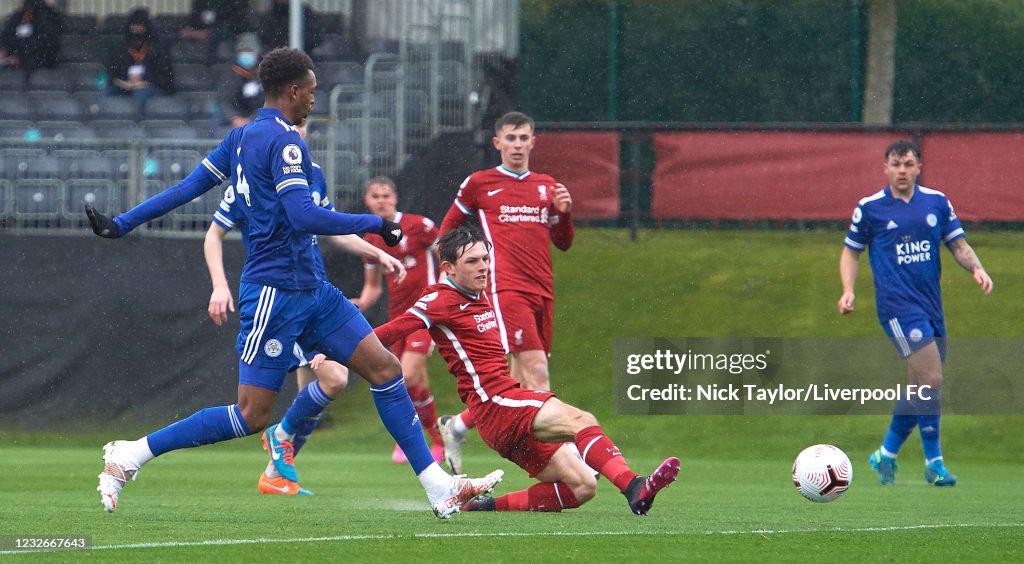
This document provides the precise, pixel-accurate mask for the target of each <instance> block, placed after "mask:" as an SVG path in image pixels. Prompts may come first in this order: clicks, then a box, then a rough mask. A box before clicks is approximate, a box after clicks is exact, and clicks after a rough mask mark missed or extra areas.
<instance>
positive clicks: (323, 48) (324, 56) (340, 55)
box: [309, 33, 356, 67]
mask: <svg viewBox="0 0 1024 564" xmlns="http://www.w3.org/2000/svg"><path fill="white" fill-rule="evenodd" d="M355 53H356V48H355V43H354V42H353V41H352V40H350V39H347V38H345V36H343V35H338V34H336V33H325V34H324V35H323V36H322V37H321V38H320V44H319V45H317V46H316V47H315V48H314V49H313V50H312V52H310V54H309V56H310V57H312V58H313V60H314V61H317V63H318V64H317V67H319V66H320V64H322V63H325V62H335V61H343V60H345V59H351V58H353V57H354V56H355Z"/></svg>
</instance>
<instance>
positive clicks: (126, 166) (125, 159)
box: [100, 149, 141, 205]
mask: <svg viewBox="0 0 1024 564" xmlns="http://www.w3.org/2000/svg"><path fill="white" fill-rule="evenodd" d="M100 155H101V156H102V157H103V158H104V159H106V160H108V161H109V162H110V163H111V164H112V165H113V167H114V176H113V178H116V179H117V180H118V181H119V182H127V181H128V179H129V178H131V174H132V151H131V150H129V149H108V150H106V151H103V152H101V153H100ZM140 166H141V165H140ZM125 204H126V205H127V204H128V202H127V201H126V202H125Z"/></svg>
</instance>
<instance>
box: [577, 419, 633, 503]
mask: <svg viewBox="0 0 1024 564" xmlns="http://www.w3.org/2000/svg"><path fill="white" fill-rule="evenodd" d="M575 441H576V448H578V449H579V450H580V454H581V455H582V456H583V461H584V462H586V463H587V466H590V467H591V468H593V469H594V470H597V471H598V472H599V473H600V474H601V475H602V476H604V477H605V478H608V480H610V481H611V483H613V484H615V487H617V488H619V491H626V486H628V485H629V482H630V480H632V479H633V478H635V477H636V472H633V471H632V470H630V468H629V465H627V464H626V459H625V458H623V456H622V453H621V452H619V447H617V446H615V443H613V442H612V440H611V439H609V438H608V437H606V436H605V434H604V431H602V430H601V427H600V426H598V425H594V426H593V427H587V428H585V429H582V430H581V431H580V432H579V433H576V437H575Z"/></svg>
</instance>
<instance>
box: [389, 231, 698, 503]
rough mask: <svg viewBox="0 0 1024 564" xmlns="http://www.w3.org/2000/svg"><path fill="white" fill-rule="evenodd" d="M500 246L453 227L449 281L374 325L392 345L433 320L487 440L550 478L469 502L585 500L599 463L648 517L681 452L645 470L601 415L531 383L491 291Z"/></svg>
mask: <svg viewBox="0 0 1024 564" xmlns="http://www.w3.org/2000/svg"><path fill="white" fill-rule="evenodd" d="M490 248H491V247H490V243H489V242H488V241H487V240H486V239H485V238H484V235H483V233H480V232H479V231H475V230H470V229H468V228H466V227H459V228H457V229H454V230H452V231H449V232H447V233H445V234H444V235H443V236H442V237H441V240H440V243H439V249H440V258H441V269H442V271H443V272H444V274H445V275H446V279H445V280H444V281H443V282H441V283H439V284H433V285H431V286H428V287H427V288H426V290H424V294H423V296H422V297H420V299H419V300H418V301H417V302H416V303H415V304H414V305H413V306H412V307H411V308H409V310H408V311H406V312H405V313H403V314H402V315H400V316H399V317H397V318H396V319H394V320H393V321H391V322H389V323H387V324H385V325H382V326H380V327H378V328H377V329H376V330H375V331H374V332H375V333H376V334H377V336H378V337H380V339H381V341H382V342H383V343H385V344H390V343H394V342H396V341H399V340H400V339H402V338H404V337H405V336H406V335H409V334H410V333H412V332H414V331H417V330H420V329H422V328H423V327H424V326H426V327H427V328H428V329H429V330H430V334H431V336H432V337H433V339H434V342H435V343H437V347H438V350H440V351H441V356H443V357H444V359H445V361H447V363H448V370H449V371H450V372H451V373H452V374H454V375H455V377H456V378H457V380H458V392H459V397H461V398H462V401H463V403H465V404H466V406H467V407H468V408H469V410H470V412H471V413H472V416H473V419H474V420H475V421H476V422H477V427H478V429H479V431H480V436H481V437H482V438H483V440H484V442H485V443H487V445H488V446H490V447H491V448H492V449H494V450H495V451H497V452H498V454H500V455H502V456H504V457H505V458H507V459H509V460H511V461H512V462H515V463H516V464H518V465H519V467H520V468H522V469H523V470H526V471H527V472H528V473H529V474H530V476H531V477H534V478H537V479H538V480H540V482H541V483H539V484H535V485H533V486H530V487H529V488H527V489H525V490H522V491H518V492H513V493H510V494H506V495H503V496H501V497H499V498H497V499H494V498H490V497H482V498H480V500H478V501H474V502H472V503H469V504H467V505H466V506H464V507H463V510H464V511H561V510H562V509H571V508H574V507H579V506H580V505H582V504H583V503H585V502H587V501H588V500H589V499H590V498H592V497H594V493H595V491H596V489H597V481H596V479H595V478H594V475H593V472H592V471H591V470H590V468H594V469H596V470H597V471H598V472H600V474H601V475H602V476H604V477H606V478H608V480H609V481H610V482H611V483H612V484H614V485H615V487H617V488H619V491H621V492H622V494H623V495H625V496H626V500H627V501H628V502H629V508H630V510H632V511H633V513H635V514H637V515H646V514H647V512H648V510H650V508H651V504H652V503H653V502H654V496H656V495H657V494H658V492H659V491H661V490H662V489H663V488H665V487H666V486H668V485H669V484H671V483H672V482H673V481H674V480H675V479H676V476H677V475H678V473H679V459H678V458H675V457H670V458H667V459H666V460H665V461H664V462H662V463H661V464H660V465H659V466H658V468H657V469H655V471H654V472H653V473H651V475H650V476H638V475H637V474H636V473H635V472H633V471H632V470H631V469H630V468H629V465H627V464H626V460H625V458H623V456H622V454H621V453H620V452H619V448H618V447H617V446H615V443H613V442H612V440H611V439H609V438H608V437H607V436H605V434H604V431H602V430H601V427H600V426H599V425H598V423H597V419H595V418H594V416H593V415H591V414H590V413H587V412H586V411H583V410H581V409H578V408H576V407H573V406H571V405H569V404H566V403H564V402H562V401H560V400H559V399H558V398H556V397H555V395H554V394H552V393H551V392H547V391H540V390H527V389H524V388H522V387H520V385H519V383H518V382H516V380H515V379H513V378H512V377H511V376H510V375H509V371H508V364H507V362H506V360H505V348H504V347H503V346H502V343H501V337H500V335H499V331H498V324H497V321H496V318H495V315H494V309H492V308H491V304H490V303H489V302H488V300H487V295H486V294H485V293H484V290H485V288H486V286H487V275H488V269H489V265H490V259H491V257H490ZM572 444H575V445H576V447H577V448H578V449H579V452H580V454H582V456H583V460H580V457H579V456H577V454H576V452H575V451H574V450H573V449H572V448H571V446H570V445H572ZM584 462H586V464H584ZM588 465H589V466H590V468H588V467H587V466H588Z"/></svg>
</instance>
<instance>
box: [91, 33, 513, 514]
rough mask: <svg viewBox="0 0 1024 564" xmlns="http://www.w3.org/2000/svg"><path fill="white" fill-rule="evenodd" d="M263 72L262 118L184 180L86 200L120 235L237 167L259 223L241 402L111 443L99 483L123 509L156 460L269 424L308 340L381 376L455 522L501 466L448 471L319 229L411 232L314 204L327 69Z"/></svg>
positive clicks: (248, 216) (101, 229)
mask: <svg viewBox="0 0 1024 564" xmlns="http://www.w3.org/2000/svg"><path fill="white" fill-rule="evenodd" d="M258 73H259V79H260V83H261V85H262V86H263V92H264V93H265V99H266V102H265V104H264V107H263V108H262V109H261V110H260V113H259V117H258V118H257V119H256V121H254V122H252V123H250V124H248V125H246V126H244V127H240V128H238V129H235V130H233V131H232V132H231V133H229V134H228V136H227V137H225V138H224V140H223V141H222V142H221V144H220V146H219V147H218V148H217V149H216V150H214V152H213V153H211V154H210V155H209V156H208V157H207V158H206V159H205V160H204V161H203V163H202V164H201V165H200V166H198V167H196V169H195V170H194V171H193V172H192V173H191V174H189V176H188V177H187V178H186V179H185V180H183V181H182V182H181V183H179V184H177V185H175V186H172V187H171V188H168V189H167V190H165V191H163V192H161V193H160V194H158V195H156V196H154V197H153V198H151V199H149V200H147V201H145V202H143V203H141V204H139V205H138V206H137V207H136V208H134V209H133V210H131V211H129V212H128V213H126V214H124V215H122V216H119V217H116V218H114V219H110V218H108V217H105V216H103V215H100V214H98V213H96V211H95V210H93V209H92V208H90V207H88V206H87V207H86V213H87V214H88V216H89V221H90V223H91V224H92V227H93V231H94V232H95V233H96V234H97V235H100V236H102V237H108V238H117V237H121V236H123V235H125V234H127V233H128V232H129V231H131V230H132V229H133V228H135V227H137V226H139V225H141V224H142V223H145V222H146V221H149V220H151V219H153V218H156V217H159V216H161V215H163V214H165V213H167V212H168V211H170V210H172V209H174V208H175V207H177V206H180V205H181V204H184V203H185V202H189V201H191V200H193V199H194V198H196V197H198V196H199V195H201V194H203V193H204V192H206V191H207V190H209V189H210V188H212V187H213V186H216V185H218V184H220V183H221V182H222V181H223V180H225V179H226V178H227V177H228V176H229V175H230V176H231V181H232V184H233V185H234V188H235V194H236V195H237V197H238V198H239V201H240V205H239V206H238V208H239V212H240V213H241V214H242V216H243V217H244V220H245V222H246V224H247V225H248V226H249V249H248V250H249V254H248V258H247V259H246V262H245V267H244V268H243V270H242V280H241V286H240V292H239V299H238V309H239V317H240V319H241V322H242V330H241V332H240V333H239V336H238V345H237V347H238V354H239V357H240V360H239V363H238V368H239V376H238V380H239V385H238V403H236V404H234V405H228V406H221V407H211V408H207V409H204V410H202V411H199V412H197V413H195V414H193V415H192V416H190V417H188V418H186V419H183V420H181V421H178V422H176V423H174V424H172V425H170V426H168V427H165V428H163V429H160V430H159V431H156V432H154V433H151V434H149V435H147V436H145V437H142V438H140V439H138V440H136V441H114V442H111V443H108V444H107V445H106V446H105V447H104V457H103V459H104V462H105V466H104V468H103V472H102V473H101V474H100V475H99V479H100V484H99V487H98V490H99V492H100V494H101V501H102V503H103V506H104V508H105V509H106V510H107V511H113V510H114V508H115V507H116V506H117V501H118V498H119V496H120V494H121V489H122V488H123V487H124V484H125V483H126V482H127V480H132V479H135V477H136V476H137V474H138V471H139V468H140V467H141V466H142V465H143V464H146V463H147V462H149V461H150V460H151V459H153V458H154V457H157V456H160V455H162V454H165V453H167V452H170V451H173V450H177V449H181V448H189V447H196V446H199V445H204V444H210V443H216V442H220V441H226V440H230V439H234V438H238V437H244V436H246V435H251V434H253V433H257V432H259V431H260V430H262V429H264V428H266V426H267V423H268V422H269V418H270V412H271V409H272V408H273V405H274V400H276V399H277V393H278V392H279V391H280V389H281V385H282V382H283V380H284V377H285V375H286V373H287V370H288V367H289V364H290V358H289V357H290V355H289V354H288V352H289V351H291V350H292V348H293V346H294V345H295V343H298V344H299V346H301V347H302V348H304V349H306V350H318V351H320V352H322V353H324V354H325V355H326V356H327V357H328V358H330V359H332V360H335V361H338V362H340V363H342V364H345V365H346V366H348V367H349V368H351V369H353V370H355V371H357V372H358V373H359V374H361V375H362V376H363V377H364V378H366V379H367V380H368V381H369V382H370V384H371V386H370V390H371V391H372V392H373V401H374V404H375V405H376V407H377V412H378V414H379V415H380V418H381V420H382V421H383V422H384V426H385V427H386V428H387V429H388V431H389V432H390V433H391V436H392V437H394V439H395V442H396V443H398V444H399V445H400V446H401V448H402V450H403V451H404V452H405V453H406V456H407V457H408V459H409V463H410V466H411V467H412V469H413V471H414V472H415V473H416V475H417V476H418V477H419V479H420V482H421V483H422V484H423V487H424V489H425V490H426V493H427V498H428V499H429V500H430V502H431V506H432V508H433V510H434V513H435V514H436V515H437V516H438V517H441V518H448V517H450V516H451V515H452V514H454V513H457V512H458V511H459V509H460V507H461V506H462V505H463V504H465V503H467V502H469V501H471V500H472V499H474V498H475V497H477V496H480V495H483V494H484V493H487V492H489V491H491V489H492V488H493V487H494V485H495V484H496V483H498V482H500V481H501V477H502V472H501V471H500V470H497V471H495V472H492V473H491V474H488V475H487V476H485V477H484V478H479V479H472V480H471V479H466V478H464V477H461V476H449V475H448V474H447V473H446V472H445V471H444V470H442V469H441V467H440V466H438V464H437V463H436V462H435V461H434V459H433V457H432V456H431V454H430V449H429V448H428V447H427V443H426V441H425V440H424V438H423V433H422V431H421V429H420V426H419V425H418V424H417V422H416V410H415V409H414V408H413V404H412V401H411V400H410V399H409V394H408V392H407V391H406V389H405V385H404V383H403V378H402V373H401V367H400V365H399V363H398V359H396V358H395V356H394V355H392V354H391V353H389V352H388V351H387V349H385V348H384V347H383V346H382V345H381V344H380V341H378V340H377V337H375V336H374V335H373V331H372V329H371V328H370V326H369V324H367V322H366V319H364V318H363V316H362V315H361V314H360V313H359V310H358V309H357V308H356V307H355V306H354V305H353V304H352V303H351V302H350V301H349V300H348V299H346V298H345V296H344V295H342V293H341V292H340V291H339V290H338V289H337V288H335V287H334V286H332V285H331V283H330V282H328V281H327V280H325V279H324V277H323V276H322V274H321V273H320V271H319V270H318V269H317V268H316V266H315V265H316V262H315V260H314V257H313V253H315V252H317V251H316V248H315V246H314V245H313V234H317V235H346V234H353V233H379V234H380V235H381V237H383V238H384V240H385V241H386V242H387V244H388V245H391V246H394V245H397V244H398V243H399V241H401V239H402V229H401V227H400V226H399V225H398V224H397V223H394V222H391V221H387V220H384V219H382V218H380V217H378V216H375V215H368V214H366V215H364V214H342V213H336V212H331V211H328V210H325V209H322V208H320V207H319V206H317V205H316V204H315V203H314V202H313V200H312V197H311V196H310V190H309V181H308V179H309V178H310V175H311V171H312V161H311V160H310V157H309V151H308V149H307V147H306V143H305V142H304V141H303V140H302V138H301V137H300V136H299V134H298V133H297V132H296V130H295V127H294V126H293V124H296V123H301V122H302V120H304V119H305V118H306V117H307V116H308V115H309V111H310V109H311V108H312V106H313V101H314V98H313V91H314V90H315V89H316V75H314V74H313V62H312V60H310V58H309V56H308V55H306V54H305V53H303V52H302V51H300V50H298V49H288V48H279V49H275V50H273V51H271V52H270V53H268V54H267V55H266V57H264V59H263V61H262V62H261V63H260V66H259V71H258ZM278 430H282V429H281V427H280V426H278V427H277V429H275V433H267V434H265V438H266V439H267V440H268V446H269V447H270V450H271V453H272V457H273V459H274V462H275V467H276V468H277V469H278V471H279V472H280V473H281V474H282V475H284V476H295V470H294V466H293V456H294V446H293V445H292V443H291V441H292V439H293V433H294V430H293V431H292V432H291V433H289V432H288V431H287V430H286V429H285V430H283V431H284V432H283V436H282V434H279V433H277V432H276V431H278ZM290 479H292V481H297V480H296V479H295V478H294V477H292V478H290Z"/></svg>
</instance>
